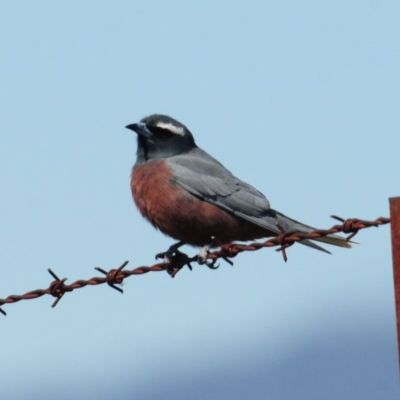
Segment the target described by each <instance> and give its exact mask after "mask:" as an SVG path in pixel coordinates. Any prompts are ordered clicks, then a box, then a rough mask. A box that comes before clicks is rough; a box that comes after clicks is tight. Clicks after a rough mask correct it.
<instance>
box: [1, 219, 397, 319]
mask: <svg viewBox="0 0 400 400" xmlns="http://www.w3.org/2000/svg"><path fill="white" fill-rule="evenodd" d="M332 218H335V219H337V220H339V221H341V222H342V223H341V224H338V225H334V226H332V227H331V228H330V229H316V230H314V231H312V232H308V233H305V232H282V234H281V235H279V236H276V237H273V238H271V239H268V240H266V241H265V242H254V243H250V244H240V243H231V244H223V245H222V244H221V243H219V242H218V238H213V245H218V246H219V249H218V250H215V251H212V252H209V253H208V254H207V260H209V261H208V262H204V260H202V258H200V257H199V256H198V255H196V256H194V257H189V256H188V255H187V254H185V253H182V252H181V251H179V250H177V249H175V250H174V251H173V254H169V255H168V257H167V258H164V261H163V262H162V263H157V264H154V265H152V266H150V267H148V266H140V267H136V268H134V269H132V270H124V268H125V267H126V266H127V265H128V261H125V262H124V263H123V264H122V265H121V266H120V267H118V268H113V269H110V270H109V271H105V270H104V269H102V268H99V267H96V268H95V269H96V270H97V271H99V272H101V273H102V274H103V275H105V276H104V277H93V278H90V279H88V280H84V279H80V280H77V281H75V282H73V283H71V284H70V285H67V284H66V283H65V282H66V280H67V278H63V279H60V278H59V277H58V276H57V275H56V274H55V273H54V272H53V271H52V270H51V269H48V271H49V273H50V275H51V276H52V277H53V278H54V280H53V281H52V282H51V283H50V285H49V287H48V288H47V289H36V290H32V291H30V292H27V293H25V294H22V295H15V294H14V295H10V296H8V297H6V298H5V299H0V306H2V305H4V304H11V303H16V302H18V301H20V300H32V299H37V298H38V297H41V296H43V295H45V294H47V295H51V296H53V297H55V298H56V299H55V301H54V302H53V304H52V307H55V306H56V305H57V303H58V302H59V301H60V300H61V299H62V297H63V296H64V294H65V293H68V292H72V291H73V290H75V289H81V288H83V287H85V286H88V285H92V286H93V285H101V284H103V283H107V284H108V285H109V286H110V287H112V288H113V289H115V290H117V291H119V292H121V293H123V290H122V289H121V288H119V287H118V286H116V285H120V284H122V282H123V281H124V279H125V278H128V277H129V276H132V275H142V274H146V273H148V272H152V271H153V272H159V271H167V272H168V274H169V275H170V276H171V277H172V278H173V277H174V276H175V275H176V274H177V273H178V272H179V271H180V270H181V269H182V268H183V267H185V266H187V267H189V269H192V265H191V263H193V262H197V263H198V264H199V265H203V264H204V265H206V266H207V267H209V268H210V269H217V268H218V267H219V265H215V262H216V261H217V260H218V259H221V258H222V259H223V260H225V261H226V262H228V263H229V264H231V265H233V262H232V261H231V260H230V258H234V257H236V256H237V255H238V254H239V253H242V252H244V251H255V250H260V249H262V248H265V247H273V246H279V248H278V249H277V251H281V252H282V255H283V259H284V260H285V261H287V254H286V249H287V248H288V247H290V246H292V245H293V244H294V243H296V242H299V241H302V240H305V239H311V240H312V239H317V238H320V237H323V236H327V235H330V234H335V233H338V232H343V233H347V234H349V236H348V237H347V238H346V240H347V241H350V239H352V238H353V237H354V236H355V235H356V234H357V233H358V231H359V230H361V229H365V228H369V227H371V226H375V227H378V226H379V225H383V224H388V223H390V219H389V218H385V217H380V218H377V219H376V220H374V221H366V220H361V219H357V218H350V219H346V220H344V219H342V218H340V217H337V216H334V215H332ZM165 254H166V253H163V255H162V256H163V257H164V255H165ZM159 256H160V255H157V256H156V257H159ZM0 312H1V313H2V314H3V315H7V314H6V312H5V311H4V310H3V309H2V308H0Z"/></svg>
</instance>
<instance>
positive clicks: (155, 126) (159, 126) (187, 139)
mask: <svg viewBox="0 0 400 400" xmlns="http://www.w3.org/2000/svg"><path fill="white" fill-rule="evenodd" d="M126 128H128V129H131V130H132V131H135V132H136V133H137V134H138V161H139V160H140V161H146V160H150V159H156V158H167V157H172V156H175V155H178V154H181V153H184V152H187V151H190V150H191V149H193V148H194V147H196V144H195V142H194V138H193V135H192V134H191V132H190V131H189V129H188V128H186V126H185V125H183V124H181V123H180V122H179V121H177V120H175V119H173V118H171V117H168V116H167V115H160V114H153V115H150V116H148V117H145V118H143V119H142V120H141V121H140V122H139V123H136V124H130V125H127V126H126Z"/></svg>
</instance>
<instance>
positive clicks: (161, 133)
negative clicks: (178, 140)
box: [149, 126, 173, 139]
mask: <svg viewBox="0 0 400 400" xmlns="http://www.w3.org/2000/svg"><path fill="white" fill-rule="evenodd" d="M149 130H150V131H151V133H152V134H153V135H155V136H157V137H159V138H164V139H166V138H169V137H171V136H172V135H173V133H172V132H171V131H170V130H168V129H163V128H159V127H157V126H154V127H151V128H149Z"/></svg>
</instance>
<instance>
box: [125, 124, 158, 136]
mask: <svg viewBox="0 0 400 400" xmlns="http://www.w3.org/2000/svg"><path fill="white" fill-rule="evenodd" d="M125 128H127V129H130V130H131V131H134V132H136V133H137V134H138V135H141V136H143V137H145V138H147V139H153V134H152V133H151V132H150V131H149V129H148V128H147V127H146V125H145V124H143V123H142V122H139V123H138V124H130V125H127V126H126V127H125Z"/></svg>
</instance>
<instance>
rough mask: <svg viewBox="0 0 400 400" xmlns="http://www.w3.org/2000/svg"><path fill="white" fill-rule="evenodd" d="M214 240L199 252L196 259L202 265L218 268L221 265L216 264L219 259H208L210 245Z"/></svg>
mask: <svg viewBox="0 0 400 400" xmlns="http://www.w3.org/2000/svg"><path fill="white" fill-rule="evenodd" d="M213 242H214V240H212V242H211V243H210V244H207V245H205V246H204V247H203V248H202V249H201V250H200V252H199V254H197V257H196V261H197V262H198V263H199V264H200V265H206V266H207V267H208V268H210V269H217V268H218V267H219V264H217V265H215V263H216V262H217V260H216V259H215V260H209V259H208V254H209V253H210V247H211V246H212V244H213Z"/></svg>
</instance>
